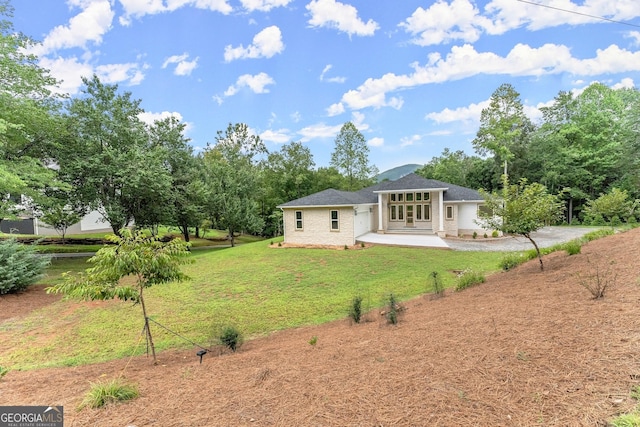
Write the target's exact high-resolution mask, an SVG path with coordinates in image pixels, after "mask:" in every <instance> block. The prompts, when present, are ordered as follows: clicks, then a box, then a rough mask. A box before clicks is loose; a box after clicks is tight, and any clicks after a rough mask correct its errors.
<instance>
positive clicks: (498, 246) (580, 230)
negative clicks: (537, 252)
mask: <svg viewBox="0 0 640 427" xmlns="http://www.w3.org/2000/svg"><path fill="white" fill-rule="evenodd" d="M594 230H596V228H593V227H544V228H541V229H540V230H538V231H536V232H535V233H532V234H531V237H532V238H533V240H535V241H536V243H537V244H538V246H539V247H541V248H547V247H549V246H553V245H555V244H557V243H564V242H568V241H569V240H573V239H575V238H578V237H582V236H584V235H585V234H587V233H589V232H591V231H594ZM444 241H445V242H446V243H447V245H449V247H450V248H451V249H453V250H455V251H496V252H502V251H525V250H528V249H533V245H532V244H531V242H530V241H529V239H527V238H525V237H522V236H517V237H503V238H500V239H484V238H483V237H478V238H477V239H474V240H470V239H457V238H445V239H444Z"/></svg>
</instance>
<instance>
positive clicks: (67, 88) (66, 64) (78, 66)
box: [40, 57, 94, 95]
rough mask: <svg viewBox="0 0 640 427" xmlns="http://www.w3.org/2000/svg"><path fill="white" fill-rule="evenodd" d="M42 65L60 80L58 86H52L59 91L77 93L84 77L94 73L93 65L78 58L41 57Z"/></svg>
mask: <svg viewBox="0 0 640 427" xmlns="http://www.w3.org/2000/svg"><path fill="white" fill-rule="evenodd" d="M40 66H42V67H43V68H46V69H47V70H49V71H50V72H51V75H52V76H53V77H55V78H56V79H58V80H60V81H61V83H60V85H59V86H58V87H55V88H52V89H53V90H54V91H56V92H57V93H63V94H64V93H67V94H70V95H75V94H77V93H78V92H79V90H80V87H81V86H82V77H91V75H93V72H94V70H93V66H91V65H90V64H87V63H86V62H80V61H78V58H76V57H71V58H55V59H51V58H47V57H43V58H40Z"/></svg>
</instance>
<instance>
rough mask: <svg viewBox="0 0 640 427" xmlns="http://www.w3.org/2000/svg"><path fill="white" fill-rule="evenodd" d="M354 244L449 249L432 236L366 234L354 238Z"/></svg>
mask: <svg viewBox="0 0 640 427" xmlns="http://www.w3.org/2000/svg"><path fill="white" fill-rule="evenodd" d="M356 242H363V243H373V244H376V245H394V246H422V247H428V248H441V249H450V248H449V245H447V243H446V242H445V241H444V240H442V239H441V238H440V237H438V236H436V235H434V234H420V235H411V234H378V233H366V234H363V235H362V236H359V237H356Z"/></svg>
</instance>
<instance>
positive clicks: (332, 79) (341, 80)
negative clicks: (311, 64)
mask: <svg viewBox="0 0 640 427" xmlns="http://www.w3.org/2000/svg"><path fill="white" fill-rule="evenodd" d="M332 68H333V65H331V64H329V65H327V66H325V67H324V69H323V70H322V73H320V81H327V82H329V83H344V82H345V81H347V78H346V77H329V78H326V79H325V77H324V76H325V74H327V72H329V70H331V69H332Z"/></svg>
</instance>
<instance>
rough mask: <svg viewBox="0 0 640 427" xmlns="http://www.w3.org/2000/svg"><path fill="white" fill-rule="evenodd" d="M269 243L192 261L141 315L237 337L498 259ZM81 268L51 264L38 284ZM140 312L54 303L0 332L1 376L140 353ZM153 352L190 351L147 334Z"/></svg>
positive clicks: (332, 315)
mask: <svg viewBox="0 0 640 427" xmlns="http://www.w3.org/2000/svg"><path fill="white" fill-rule="evenodd" d="M280 240H281V239H274V240H273V242H275V243H274V244H273V247H270V241H267V242H256V243H249V244H244V245H242V246H239V247H236V248H228V249H217V250H216V249H214V250H202V251H196V252H194V253H193V255H192V256H193V259H194V263H193V264H190V265H187V266H186V267H185V271H186V272H187V274H188V275H189V276H190V277H191V279H190V280H189V281H187V282H183V283H172V284H167V285H161V286H157V287H154V288H151V289H150V290H149V291H148V293H147V298H146V301H147V309H148V311H149V312H150V313H151V317H152V318H153V319H154V320H156V321H158V322H160V323H161V324H163V325H165V326H167V327H168V328H170V329H172V330H174V331H176V332H178V333H179V334H181V335H183V336H186V337H188V338H189V339H190V340H193V341H195V342H197V343H199V344H202V345H205V346H208V345H210V344H211V342H212V338H213V331H214V330H215V329H216V328H217V327H220V326H221V325H224V324H233V325H235V326H237V327H238V328H239V330H240V331H241V332H242V333H243V334H244V335H245V337H246V338H251V337H255V336H260V335H263V334H268V333H269V332H272V331H275V330H279V329H284V328H290V327H296V326H300V325H308V324H317V323H322V322H327V321H330V320H334V319H338V318H344V317H346V313H347V310H348V306H349V302H350V301H351V300H352V299H353V297H354V296H356V295H361V296H362V297H363V298H364V304H365V305H366V308H373V307H377V306H380V305H382V304H383V301H384V300H385V298H386V297H388V295H389V294H390V293H393V294H394V295H396V296H397V297H398V298H399V299H401V300H403V299H408V298H412V297H415V296H417V295H420V294H423V293H425V292H428V291H429V287H430V282H429V275H430V273H431V272H432V271H437V272H438V273H440V277H441V278H442V279H443V281H444V284H445V286H452V285H453V284H454V274H452V273H451V271H452V270H462V269H465V268H474V269H478V270H480V271H483V272H486V273H490V272H493V271H497V270H498V269H499V267H498V262H499V259H500V258H501V257H502V255H503V254H502V253H495V252H494V253H491V252H454V251H445V250H439V249H422V248H401V247H383V246H374V247H372V248H368V249H364V250H346V251H343V250H330V249H283V248H277V247H276V245H277V242H278V241H280ZM85 266H86V264H84V260H58V261H54V263H53V264H52V267H51V269H50V276H49V277H48V278H46V279H45V281H46V283H55V281H56V280H57V279H56V277H57V276H58V275H59V273H60V272H61V271H66V270H72V271H78V270H79V269H82V268H84V267H85ZM142 325H143V320H142V315H141V311H140V307H138V306H132V305H131V304H130V303H126V302H115V301H114V302H109V303H98V304H97V303H90V302H82V303H78V302H75V301H60V302H57V303H54V304H51V305H49V306H47V307H45V308H42V309H39V310H37V311H35V312H33V313H31V314H30V315H29V316H27V317H26V318H24V319H20V320H12V321H7V322H4V323H2V324H0V341H2V343H3V345H2V347H1V348H0V361H1V362H0V365H2V366H7V367H9V368H11V369H31V368H37V367H45V366H61V365H77V364H84V363H91V362H99V361H104V360H109V359H113V358H118V357H124V356H128V355H131V354H134V353H136V354H140V353H143V352H144V350H145V346H144V340H140V339H139V338H140V332H141V329H142ZM152 328H153V330H152V331H153V333H154V341H155V343H156V346H157V348H158V349H167V348H171V347H189V346H190V344H188V343H186V342H185V341H183V340H181V339H180V338H178V337H176V336H175V335H171V334H169V333H168V332H166V331H164V330H162V329H161V328H159V327H157V326H153V325H152Z"/></svg>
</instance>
